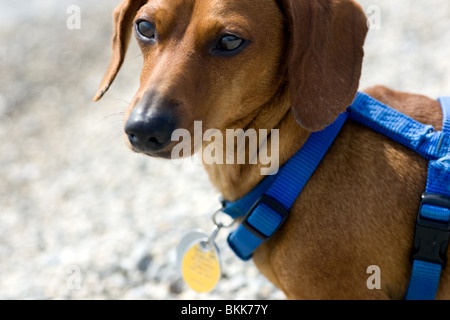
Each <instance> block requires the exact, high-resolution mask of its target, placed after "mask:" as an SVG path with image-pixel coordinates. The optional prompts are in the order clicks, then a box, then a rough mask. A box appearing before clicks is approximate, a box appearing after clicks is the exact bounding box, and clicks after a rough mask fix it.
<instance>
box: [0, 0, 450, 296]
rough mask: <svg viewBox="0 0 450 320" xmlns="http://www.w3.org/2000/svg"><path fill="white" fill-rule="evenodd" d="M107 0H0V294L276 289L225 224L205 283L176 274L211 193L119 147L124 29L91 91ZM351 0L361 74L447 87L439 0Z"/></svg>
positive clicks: (206, 216)
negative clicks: (180, 247)
mask: <svg viewBox="0 0 450 320" xmlns="http://www.w3.org/2000/svg"><path fill="white" fill-rule="evenodd" d="M119 2H120V1H118V0H117V1H111V0H97V1H87V0H33V1H25V0H17V1H7V0H0V299H283V298H284V296H283V295H282V294H281V292H279V291H278V290H276V289H275V288H274V287H273V286H272V285H271V284H270V283H269V282H268V281H266V280H265V279H264V278H263V277H262V275H260V274H259V273H258V271H257V270H256V268H255V267H254V265H253V263H252V262H247V263H244V262H242V261H240V260H239V259H238V258H237V257H235V256H234V255H233V253H232V252H231V250H230V249H228V247H227V245H226V243H225V239H226V236H227V232H226V231H224V232H222V233H221V234H220V235H219V238H218V245H219V247H220V249H221V253H222V267H223V279H222V281H221V282H220V283H219V285H218V286H217V287H216V289H215V290H214V291H213V292H211V293H208V294H197V293H194V292H192V291H191V290H190V289H189V288H187V287H186V286H185V285H184V283H183V281H182V280H181V278H180V274H179V272H178V270H177V265H176V255H175V249H176V246H177V244H178V241H179V240H180V239H181V237H182V235H183V233H185V232H186V231H188V230H190V229H197V228H200V229H204V230H205V231H207V232H208V233H209V232H210V231H211V230H212V223H211V215H212V213H213V212H214V210H215V209H216V207H217V206H218V194H217V192H216V191H215V190H213V189H212V187H211V185H210V184H209V181H208V178H207V177H206V175H205V173H204V172H203V170H202V167H201V166H200V165H197V164H194V163H193V162H192V161H190V160H186V161H184V162H182V163H179V164H175V163H173V162H170V161H163V160H158V159H151V158H147V157H144V156H141V155H137V154H134V153H132V152H130V151H129V150H128V149H127V148H126V146H125V143H124V139H123V134H122V131H123V128H122V125H123V124H122V122H123V117H124V112H125V110H126V108H127V105H128V103H129V102H130V101H131V99H132V97H133V95H134V93H135V92H136V90H137V88H138V81H139V73H140V68H141V65H142V57H141V55H140V52H139V49H138V47H137V45H136V43H135V42H134V40H133V41H132V44H131V46H130V50H129V52H128V55H127V59H126V61H125V64H124V67H123V68H122V71H121V73H120V74H119V76H118V78H117V80H116V82H115V83H114V85H113V86H112V87H111V89H110V91H109V92H108V94H107V95H106V96H105V98H104V99H103V100H102V101H101V102H99V103H96V104H94V103H92V102H91V98H92V97H93V95H94V94H95V92H96V90H97V86H98V84H99V82H100V80H101V78H102V76H103V74H104V72H105V71H106V68H107V65H108V62H109V58H110V54H111V52H110V47H111V45H110V40H111V36H112V18H111V14H112V10H113V9H114V8H115V7H116V6H117V5H118V4H119ZM358 2H359V3H361V5H362V6H363V8H364V10H365V11H366V12H367V14H368V16H369V19H370V21H371V22H372V23H373V29H371V31H370V33H369V36H368V38H367V42H366V59H365V63H364V68H363V76H362V79H361V88H365V87H368V86H372V85H375V84H383V85H387V86H389V87H392V88H394V89H397V90H404V91H409V92H416V93H420V94H424V95H428V96H430V97H434V98H437V97H438V96H439V95H444V94H447V95H450V31H449V30H450V6H449V5H448V0H431V1H423V0H391V1H385V0H370V1H369V0H367V1H366V0H360V1H358ZM71 6H76V7H75V9H77V8H78V9H79V12H80V18H81V20H80V25H79V27H80V28H75V29H72V28H71V26H72V25H71V23H72V22H73V21H72V20H71V17H72V15H73V14H74V13H76V11H72V9H73V8H74V7H71ZM68 9H69V11H68ZM68 23H69V24H68ZM68 26H69V27H68ZM75 27H77V26H76V25H75ZM299 245H301V244H299ZM362 272H365V270H363V271H362Z"/></svg>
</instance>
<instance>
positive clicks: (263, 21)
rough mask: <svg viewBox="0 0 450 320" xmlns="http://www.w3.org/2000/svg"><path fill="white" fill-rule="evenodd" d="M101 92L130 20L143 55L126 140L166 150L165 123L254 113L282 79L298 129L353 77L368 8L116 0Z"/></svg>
mask: <svg viewBox="0 0 450 320" xmlns="http://www.w3.org/2000/svg"><path fill="white" fill-rule="evenodd" d="M114 21H115V31H114V37H113V56H112V60H111V63H110V66H109V69H108V72H107V74H106V75H105V77H104V79H103V81H102V84H101V87H100V90H99V91H98V93H97V95H96V96H95V98H94V100H99V99H100V98H101V97H102V96H103V95H104V93H105V92H106V91H107V90H108V88H109V86H110V85H111V83H112V82H113V80H114V78H115V77H116V75H117V73H118V71H119V69H120V67H121V65H122V63H123V61H124V56H125V53H126V50H127V46H128V43H129V40H130V37H131V32H132V31H133V30H134V33H135V37H136V39H137V41H138V43H139V46H140V48H141V50H142V53H143V56H144V66H143V69H142V74H141V86H140V89H139V90H138V92H137V94H136V96H135V98H134V99H133V101H132V103H131V105H130V107H129V109H128V112H127V114H126V120H125V121H126V125H125V131H126V137H127V141H128V142H129V145H130V146H131V147H132V149H133V150H135V151H139V152H144V153H146V154H149V155H153V156H160V157H169V156H170V153H171V149H172V148H173V146H174V143H173V142H172V141H171V136H172V132H173V131H174V130H175V129H177V128H184V129H187V130H189V131H190V132H193V127H194V121H202V122H203V127H204V128H217V129H219V130H224V129H225V128H227V127H228V126H230V127H236V125H237V124H239V121H241V120H243V119H248V118H251V117H254V116H255V113H257V112H258V110H259V109H260V108H261V107H262V106H264V105H265V104H266V103H267V102H268V101H270V100H271V99H273V97H274V96H275V95H276V94H277V92H279V91H280V90H281V89H282V88H284V87H285V85H286V84H287V85H288V87H289V90H288V94H290V101H291V106H292V107H291V109H292V110H293V112H294V115H295V118H296V120H297V122H298V123H299V124H300V125H301V126H302V127H304V128H305V129H306V130H310V131H317V130H321V129H323V128H325V127H326V126H327V125H329V124H330V123H332V122H333V121H334V120H335V119H336V117H337V116H338V115H339V113H341V112H343V111H345V109H346V108H347V106H348V105H350V104H351V102H352V100H353V98H354V96H355V94H356V91H357V88H358V84H359V78H360V74H361V65H362V59H363V44H364V39H365V35H366V33H367V22H366V17H365V15H364V13H363V11H362V10H361V8H360V6H359V5H358V4H357V3H355V2H354V1H353V0H124V1H123V2H122V4H121V5H119V7H118V8H117V9H116V10H115V11H114Z"/></svg>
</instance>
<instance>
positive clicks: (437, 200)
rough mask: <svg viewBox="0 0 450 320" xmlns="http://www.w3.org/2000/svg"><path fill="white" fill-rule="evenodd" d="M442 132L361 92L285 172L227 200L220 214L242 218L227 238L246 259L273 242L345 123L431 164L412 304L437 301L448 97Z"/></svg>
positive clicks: (446, 217) (447, 212) (446, 220)
mask: <svg viewBox="0 0 450 320" xmlns="http://www.w3.org/2000/svg"><path fill="white" fill-rule="evenodd" d="M439 101H440V103H441V105H442V109H443V118H444V124H443V128H442V131H435V130H434V128H433V127H432V126H430V125H424V124H421V123H419V122H417V121H415V120H413V119H412V118H410V117H408V116H406V115H404V114H402V113H400V112H398V111H396V110H394V109H392V108H390V107H388V106H386V105H384V104H382V103H381V102H379V101H377V100H375V99H373V98H372V97H370V96H368V95H366V94H364V93H358V94H357V96H356V98H355V100H354V102H353V104H352V105H351V106H350V107H349V108H348V109H347V111H346V112H345V113H343V114H341V115H340V116H339V117H338V119H337V120H336V121H335V122H334V123H333V124H331V125H330V126H329V127H327V128H326V129H324V130H323V131H320V132H315V133H312V134H311V135H310V138H309V139H308V140H307V142H306V143H305V144H304V145H303V147H302V148H301V149H300V150H299V151H298V152H297V153H296V154H295V155H294V156H293V157H292V158H291V159H290V160H289V161H288V162H287V163H286V164H284V165H283V167H281V169H280V170H279V172H278V173H277V175H274V176H269V177H267V178H266V179H264V180H263V181H262V182H261V183H260V184H259V185H258V186H257V187H256V188H255V189H253V190H252V191H251V192H250V193H248V194H247V195H246V196H244V197H243V198H241V199H240V200H238V201H236V202H227V201H223V209H222V211H223V212H225V213H226V214H228V215H229V216H231V217H232V218H234V219H236V218H243V220H242V223H241V225H240V226H239V227H238V228H237V229H236V230H235V231H233V232H232V233H231V234H230V235H229V237H228V244H229V246H230V247H231V248H232V249H233V251H234V252H235V253H236V255H237V256H238V257H239V258H241V259H242V260H249V259H250V258H251V257H252V254H253V252H254V251H255V250H256V249H257V248H258V247H259V246H260V245H261V244H262V243H263V242H264V241H267V240H269V239H270V238H271V237H272V236H273V235H274V234H275V233H276V232H277V231H278V230H279V229H280V227H281V226H282V225H283V223H284V222H285V221H286V219H287V218H288V215H289V209H290V208H291V206H292V205H293V203H294V202H295V200H296V199H297V197H298V196H299V194H300V192H301V191H302V189H303V187H304V186H305V185H306V183H307V182H308V180H309V178H310V177H311V175H312V174H313V172H314V170H315V169H316V168H317V166H318V165H319V163H320V161H321V160H322V158H323V157H324V156H325V154H326V152H327V151H328V149H329V147H330V146H331V144H332V143H333V141H334V140H335V138H336V136H337V135H338V133H339V132H340V130H341V128H342V127H343V125H344V123H345V122H346V120H347V119H351V120H354V121H357V122H359V123H362V124H364V125H366V126H368V127H369V128H371V129H373V130H375V131H377V132H379V133H382V134H383V135H385V136H387V137H389V138H390V139H393V140H394V141H396V142H398V143H401V144H402V145H404V146H406V147H409V148H411V149H412V150H414V151H416V152H417V153H419V154H420V155H421V156H423V157H425V158H426V159H428V160H429V169H428V181H427V185H426V190H425V193H424V194H423V196H422V201H421V204H420V207H419V210H418V211H419V214H418V217H417V221H416V229H415V238H414V249H413V255H412V259H413V266H412V274H411V279H410V283H409V287H408V291H407V294H406V299H408V300H429V299H434V298H435V294H436V291H437V287H438V284H439V279H440V275H441V271H442V269H443V268H444V267H445V264H446V251H447V247H448V242H449V238H450V97H445V98H440V99H439Z"/></svg>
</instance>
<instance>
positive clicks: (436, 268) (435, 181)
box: [406, 97, 450, 300]
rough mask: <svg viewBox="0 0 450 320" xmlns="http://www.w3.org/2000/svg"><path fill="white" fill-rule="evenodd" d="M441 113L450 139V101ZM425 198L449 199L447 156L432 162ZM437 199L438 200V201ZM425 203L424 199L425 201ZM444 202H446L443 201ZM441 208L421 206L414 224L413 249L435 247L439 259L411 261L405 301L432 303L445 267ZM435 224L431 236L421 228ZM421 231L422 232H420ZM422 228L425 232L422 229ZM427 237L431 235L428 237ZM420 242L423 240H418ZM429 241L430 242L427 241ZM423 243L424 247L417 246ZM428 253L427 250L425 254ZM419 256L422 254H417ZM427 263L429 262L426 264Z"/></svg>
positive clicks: (445, 219)
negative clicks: (423, 222) (423, 224)
mask: <svg viewBox="0 0 450 320" xmlns="http://www.w3.org/2000/svg"><path fill="white" fill-rule="evenodd" d="M439 101H440V103H441V106H442V111H443V127H442V131H443V133H444V135H446V136H447V135H450V97H448V98H439ZM426 193H427V194H428V195H437V197H436V196H435V197H436V198H438V197H439V196H441V197H444V198H443V199H448V198H449V197H450V156H449V155H446V156H444V157H442V158H440V159H437V160H431V161H430V163H429V167H428V181H427V186H426ZM438 199H439V198H438ZM424 200H425V199H424ZM444 202H445V201H444ZM442 205H443V206H440V205H439V204H435V203H431V204H429V203H426V204H423V205H421V208H420V212H419V217H418V222H417V224H416V236H415V237H416V238H415V247H416V248H415V249H416V250H417V247H418V246H420V245H422V246H426V245H427V243H426V241H427V240H428V243H429V242H432V243H434V244H433V246H432V248H431V251H435V252H436V255H437V257H438V258H441V259H437V261H432V260H435V259H436V258H434V257H432V256H431V257H424V258H422V259H421V256H420V255H419V256H418V257H416V258H415V259H414V261H413V269H412V273H411V279H410V282H409V287H408V291H407V293H406V299H407V300H434V298H435V296H436V292H437V289H438V285H439V279H440V277H441V271H442V268H443V266H444V265H445V262H446V261H445V253H446V250H447V246H448V238H449V235H450V233H449V223H450V209H449V208H448V205H449V203H443V204H442ZM422 220H423V221H426V222H431V223H435V224H436V223H437V224H436V226H435V225H433V226H431V227H432V228H433V229H434V230H433V233H428V232H427V230H429V229H430V228H431V227H430V226H424V227H423V226H422V225H421V221H422ZM421 228H422V229H421ZM423 228H425V231H424V229H423ZM428 234H431V237H432V238H430V237H429V235H428ZM421 238H423V239H421ZM430 240H431V241H430ZM420 242H424V243H420ZM428 251H430V250H428ZM418 254H421V253H420V251H419V252H418ZM442 256H444V258H442ZM427 260H429V261H427Z"/></svg>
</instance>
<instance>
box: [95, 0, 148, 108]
mask: <svg viewBox="0 0 450 320" xmlns="http://www.w3.org/2000/svg"><path fill="white" fill-rule="evenodd" d="M147 2H148V0H124V1H123V2H122V3H121V4H120V5H119V6H118V7H117V8H116V9H115V10H114V13H113V18H114V35H113V40H112V42H113V45H112V51H113V53H112V58H111V62H110V64H109V67H108V71H107V72H106V74H105V76H104V78H103V80H102V82H101V84H100V88H99V90H98V92H97V94H96V95H95V97H94V99H93V100H94V101H98V100H100V99H101V98H102V97H103V95H104V94H105V93H106V91H108V89H109V87H110V86H111V84H112V83H113V81H114V79H115V78H116V76H117V74H118V73H119V70H120V67H121V66H122V64H123V61H124V59H125V54H126V52H127V48H128V44H129V42H130V37H131V33H132V29H133V21H134V17H135V15H136V13H137V12H138V10H139V9H140V8H141V7H142V6H143V5H145V4H146V3H147Z"/></svg>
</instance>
